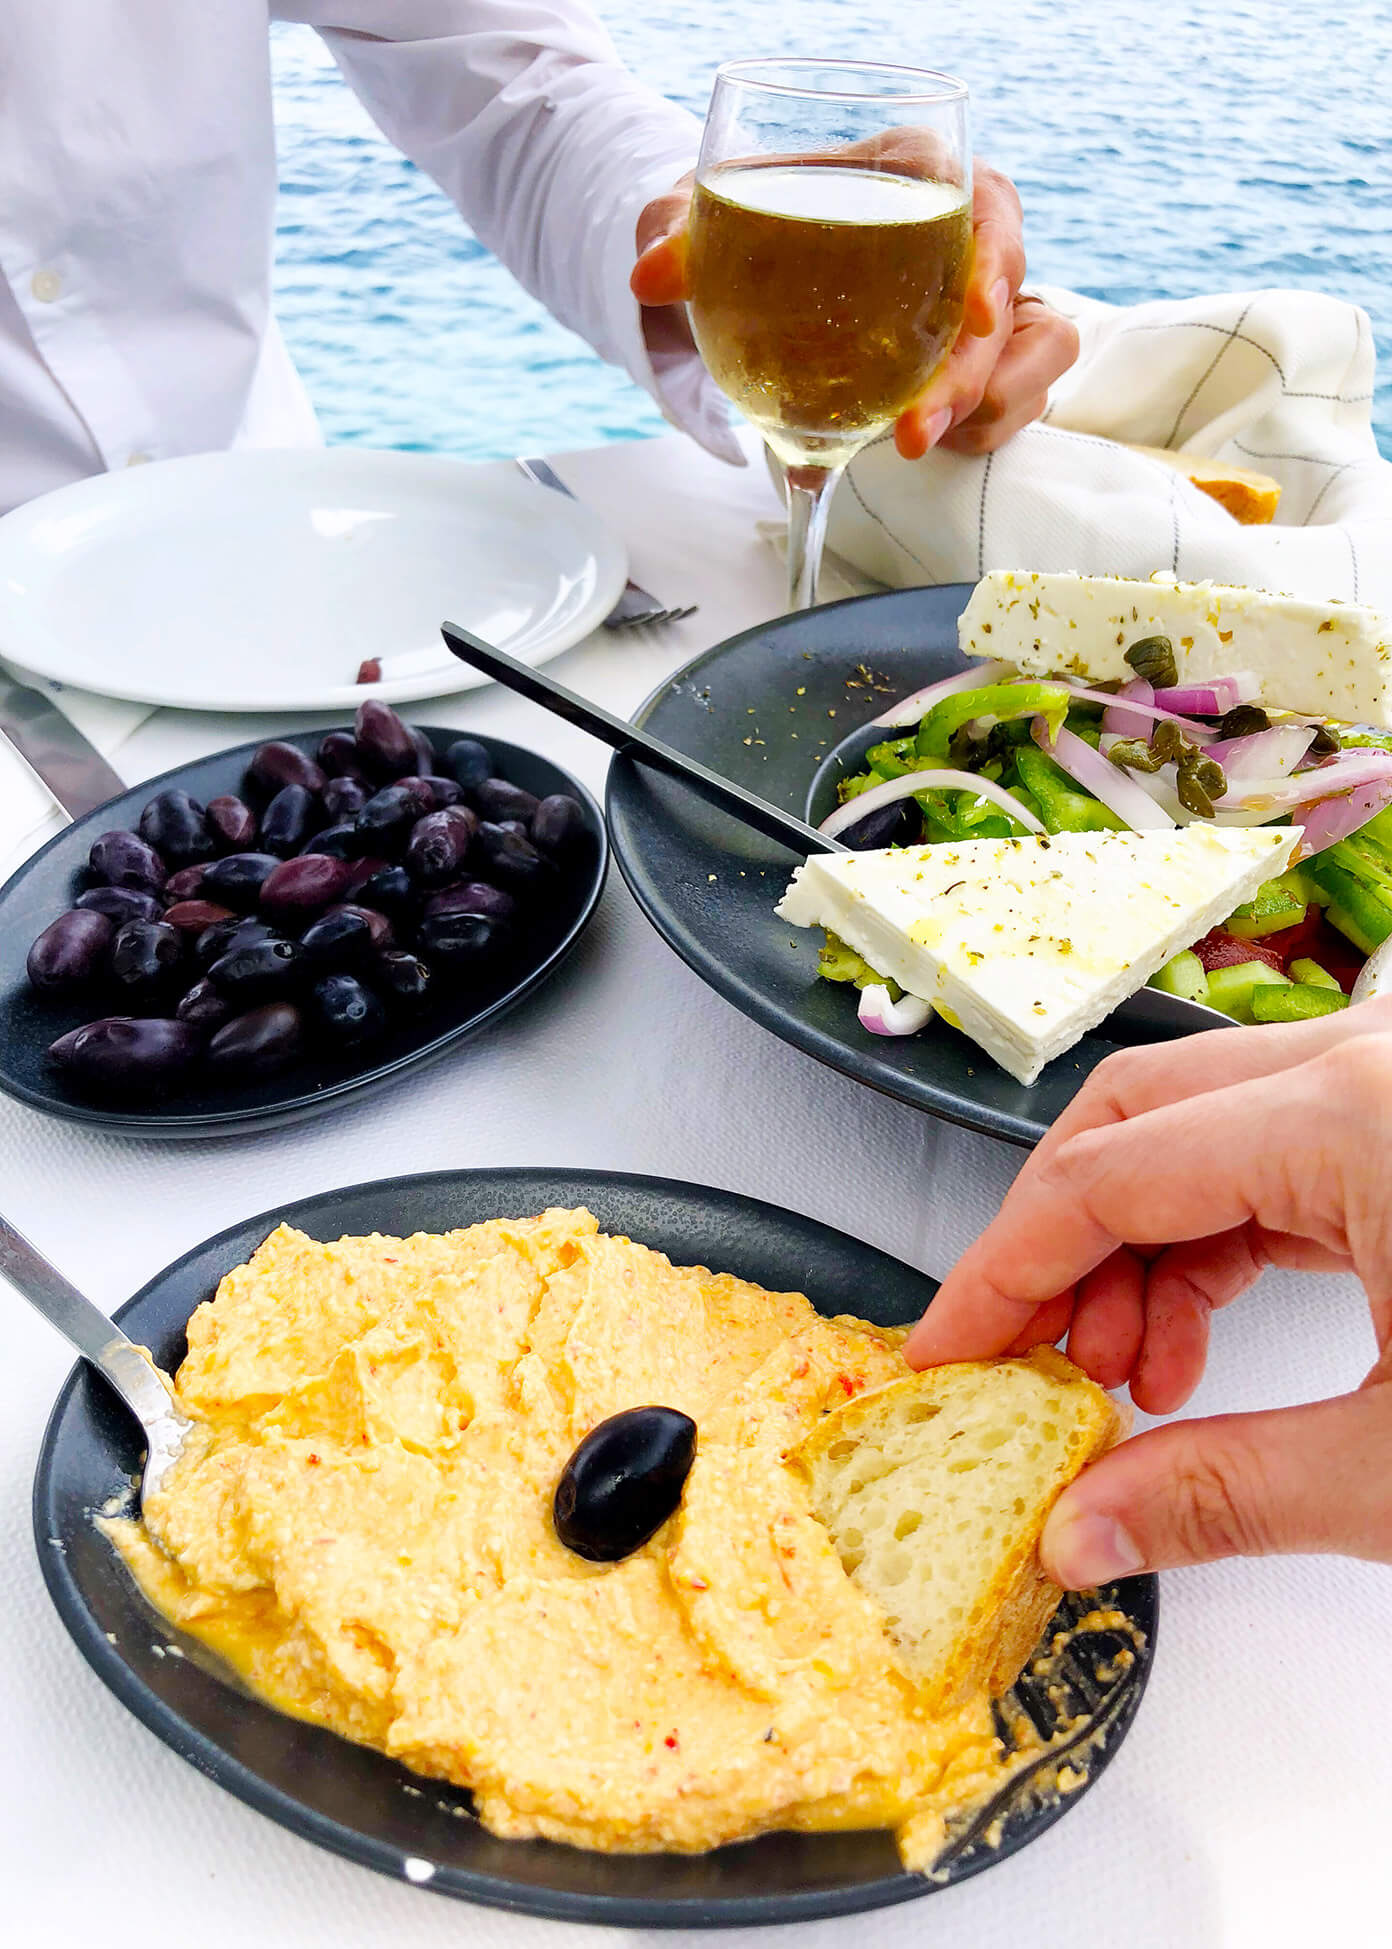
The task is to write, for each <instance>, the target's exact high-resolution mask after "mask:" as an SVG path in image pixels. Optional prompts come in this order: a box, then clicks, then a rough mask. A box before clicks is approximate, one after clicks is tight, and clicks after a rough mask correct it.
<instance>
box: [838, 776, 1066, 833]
mask: <svg viewBox="0 0 1392 1949" xmlns="http://www.w3.org/2000/svg"><path fill="white" fill-rule="evenodd" d="M915 792H970V793H971V794H972V795H973V797H975V798H980V799H990V801H991V803H992V804H993V805H998V806H999V807H1000V809H1001V811H1002V812H1008V813H1009V814H1010V816H1011V818H1012V819H1016V820H1018V821H1019V823H1020V824H1021V825H1022V826H1023V827H1024V828H1025V831H1026V832H1043V830H1044V828H1043V826H1041V825H1040V823H1039V821H1038V819H1036V818H1035V816H1034V814H1033V813H1032V812H1031V811H1030V810H1029V809H1028V807H1026V806H1023V805H1021V803H1020V801H1019V800H1018V799H1017V798H1012V797H1011V795H1010V793H1009V792H1007V791H1006V789H1005V787H1004V786H1003V785H997V784H996V782H995V780H994V779H991V778H978V777H977V776H976V775H975V773H973V772H969V771H911V772H909V773H908V775H907V776H906V777H904V778H887V779H886V780H885V782H884V784H883V785H872V786H871V787H870V790H869V791H868V792H861V793H860V794H859V796H858V797H856V798H853V799H847V800H846V803H845V804H844V805H838V806H837V808H836V810H835V811H834V812H831V813H828V814H827V816H826V818H825V819H823V820H822V823H821V825H820V826H819V827H818V828H817V830H818V831H819V832H824V833H825V834H826V835H827V837H828V839H834V838H835V837H836V835H837V833H838V832H844V831H845V830H846V827H847V826H853V825H855V824H857V823H858V821H859V820H861V819H863V818H864V817H865V815H866V813H867V812H878V811H879V809H880V807H881V806H882V805H893V803H894V801H895V800H896V799H910V798H912V797H913V795H914V793H915Z"/></svg>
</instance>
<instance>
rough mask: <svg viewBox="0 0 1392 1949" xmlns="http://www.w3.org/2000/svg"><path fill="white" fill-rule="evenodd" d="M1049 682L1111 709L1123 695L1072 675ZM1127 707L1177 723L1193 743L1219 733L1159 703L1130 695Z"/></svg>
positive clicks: (1158, 720) (1087, 701)
mask: <svg viewBox="0 0 1392 1949" xmlns="http://www.w3.org/2000/svg"><path fill="white" fill-rule="evenodd" d="M1032 681H1034V682H1038V681H1039V680H1038V679H1037V678H1035V679H1032ZM1049 682H1050V683H1060V684H1062V685H1063V686H1064V688H1065V689H1067V690H1071V691H1072V693H1073V695H1074V696H1075V697H1077V698H1080V699H1081V700H1082V701H1083V702H1084V703H1087V704H1105V705H1107V707H1108V709H1110V710H1115V709H1116V700H1117V698H1118V697H1119V696H1120V695H1121V692H1120V691H1112V690H1089V689H1088V688H1087V686H1086V684H1080V683H1074V681H1073V679H1072V678H1071V677H1050V678H1049ZM1130 688H1131V686H1130V685H1129V684H1128V685H1127V689H1128V691H1129V690H1130ZM1126 709H1127V710H1128V711H1134V712H1136V713H1137V714H1138V715H1139V716H1141V717H1151V718H1154V719H1155V720H1156V721H1157V722H1159V723H1165V724H1177V725H1178V726H1179V728H1180V730H1181V731H1183V733H1184V735H1185V737H1186V738H1188V740H1189V742H1190V743H1191V744H1211V743H1212V741H1213V740H1214V738H1216V737H1217V735H1218V733H1217V732H1216V731H1215V730H1214V729H1213V727H1212V725H1209V724H1195V722H1194V721H1193V719H1192V718H1189V717H1181V716H1180V715H1179V713H1178V712H1177V711H1162V710H1161V709H1160V708H1159V707H1158V705H1155V704H1143V703H1142V702H1141V701H1140V699H1139V698H1135V697H1128V698H1127V700H1126Z"/></svg>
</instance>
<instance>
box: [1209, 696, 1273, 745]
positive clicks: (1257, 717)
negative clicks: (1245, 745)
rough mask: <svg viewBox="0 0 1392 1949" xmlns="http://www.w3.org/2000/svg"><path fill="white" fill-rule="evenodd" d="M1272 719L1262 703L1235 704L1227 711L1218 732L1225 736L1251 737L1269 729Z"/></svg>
mask: <svg viewBox="0 0 1392 1949" xmlns="http://www.w3.org/2000/svg"><path fill="white" fill-rule="evenodd" d="M1270 729H1271V719H1270V718H1269V717H1268V716H1267V714H1266V712H1265V711H1264V710H1263V709H1262V707H1261V705H1260V704H1234V705H1233V707H1232V709H1231V710H1230V711H1227V712H1225V714H1224V716H1223V720H1222V722H1221V723H1220V724H1219V726H1218V732H1219V735H1220V736H1221V737H1224V738H1251V737H1255V736H1256V734H1257V732H1258V731H1269V730H1270Z"/></svg>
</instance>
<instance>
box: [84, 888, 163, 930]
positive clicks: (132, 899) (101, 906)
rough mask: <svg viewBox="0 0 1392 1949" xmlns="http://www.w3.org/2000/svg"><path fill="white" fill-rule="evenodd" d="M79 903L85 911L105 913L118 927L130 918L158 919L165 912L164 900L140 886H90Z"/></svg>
mask: <svg viewBox="0 0 1392 1949" xmlns="http://www.w3.org/2000/svg"><path fill="white" fill-rule="evenodd" d="M77 904H78V906H79V907H81V908H82V909H83V911H84V912H85V913H93V914H105V915H106V917H107V919H108V920H114V921H115V923H116V925H117V926H118V927H121V926H124V924H125V923H126V921H128V920H158V919H159V917H160V915H161V914H162V913H163V912H164V903H163V901H162V900H159V899H157V898H156V896H155V895H154V894H153V893H142V892H141V890H140V888H139V887H88V889H87V891H86V893H80V894H79V895H78V896H77Z"/></svg>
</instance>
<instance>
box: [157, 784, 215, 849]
mask: <svg viewBox="0 0 1392 1949" xmlns="http://www.w3.org/2000/svg"><path fill="white" fill-rule="evenodd" d="M140 837H141V838H142V839H143V840H144V841H145V843H146V845H147V846H153V847H154V849H155V851H156V852H157V853H158V854H159V856H160V858H161V859H162V860H164V861H165V862H166V864H168V865H170V866H194V865H196V864H197V862H198V861H199V860H201V859H211V858H212V857H213V854H214V853H215V852H216V851H217V842H216V840H215V839H214V837H213V834H212V832H211V831H210V830H209V827H208V820H207V815H206V813H205V811H204V808H203V807H202V806H201V805H200V804H199V803H198V800H197V799H192V798H190V797H189V795H188V793H187V792H180V791H177V790H174V791H168V792H159V793H157V794H156V796H155V797H154V798H152V799H151V800H150V803H149V804H148V805H147V806H146V807H145V810H144V811H143V812H142V813H141V815H140Z"/></svg>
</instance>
